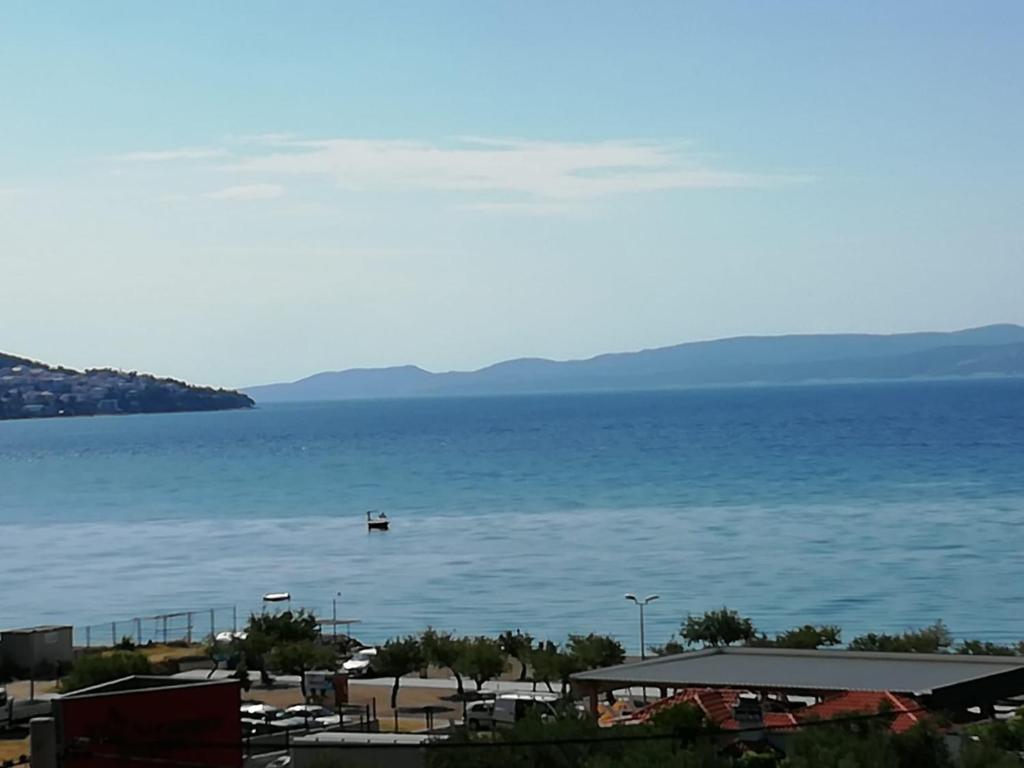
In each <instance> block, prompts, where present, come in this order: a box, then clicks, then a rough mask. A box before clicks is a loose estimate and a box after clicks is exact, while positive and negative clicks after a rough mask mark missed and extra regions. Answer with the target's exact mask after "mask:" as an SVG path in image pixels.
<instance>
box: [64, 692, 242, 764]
mask: <svg viewBox="0 0 1024 768" xmlns="http://www.w3.org/2000/svg"><path fill="white" fill-rule="evenodd" d="M240 691H241V689H240V686H239V683H238V681H236V680H211V681H201V682H195V681H191V680H177V679H175V678H169V677H145V676H134V677H126V678H122V679H120V680H115V681H113V682H110V683H104V684H102V685H97V686H93V687H91V688H84V689H82V690H80V691H75V692H73V693H69V694H67V695H65V696H61V697H60V698H59V699H56V700H55V702H54V715H55V717H56V721H57V741H58V754H61V755H63V756H64V765H66V766H69V768H113V767H114V766H118V767H119V768H121V767H123V766H130V765H133V764H138V765H142V764H145V763H146V762H148V761H153V760H173V761H178V762H181V763H193V764H202V765H204V766H209V767H210V768H241V765H242V726H241V721H240V714H239V704H240V699H241V693H240Z"/></svg>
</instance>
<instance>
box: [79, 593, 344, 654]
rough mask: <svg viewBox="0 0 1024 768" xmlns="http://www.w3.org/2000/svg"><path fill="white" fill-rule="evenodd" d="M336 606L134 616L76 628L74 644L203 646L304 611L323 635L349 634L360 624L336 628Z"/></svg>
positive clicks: (277, 606) (341, 622)
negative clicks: (254, 623) (270, 617)
mask: <svg viewBox="0 0 1024 768" xmlns="http://www.w3.org/2000/svg"><path fill="white" fill-rule="evenodd" d="M335 608H336V607H335V606H328V607H327V608H326V609H321V608H316V607H314V608H310V607H308V606H302V607H301V608H300V606H297V605H296V606H293V605H292V604H291V602H289V603H288V604H287V605H285V604H284V603H279V604H274V605H267V604H266V603H263V604H260V605H258V606H241V607H240V606H237V605H226V606H219V607H216V608H196V609H194V610H186V611H170V612H167V613H156V614H153V615H150V616H135V617H133V618H130V619H118V620H117V621H104V622H100V623H98V624H88V625H84V626H76V627H75V628H74V642H75V645H77V646H84V647H86V648H109V647H111V646H115V645H118V644H120V643H122V642H123V641H124V640H130V641H131V642H132V643H134V644H135V645H146V644H147V643H182V642H183V643H189V644H191V643H201V642H205V641H206V640H208V639H210V638H212V637H214V636H216V635H217V634H218V633H220V632H237V631H239V630H241V629H244V628H245V626H246V624H248V622H249V615H250V614H260V613H264V612H268V611H269V612H277V611H283V610H293V609H294V610H296V611H298V610H300V609H301V610H305V611H307V612H309V613H312V614H313V615H314V616H317V617H319V618H321V619H323V621H324V626H323V630H322V631H323V633H324V635H325V636H330V635H332V634H335V635H342V634H348V633H349V632H350V631H351V629H352V624H358V623H359V622H358V621H356V620H354V619H352V620H349V619H344V618H342V619H338V620H337V624H336V625H333V617H334V616H335V614H336V610H335Z"/></svg>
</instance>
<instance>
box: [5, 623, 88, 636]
mask: <svg viewBox="0 0 1024 768" xmlns="http://www.w3.org/2000/svg"><path fill="white" fill-rule="evenodd" d="M62 629H71V625H70V624H42V625H40V626H38V627H17V628H14V629H0V635H37V634H41V633H43V632H57V631H59V630H62Z"/></svg>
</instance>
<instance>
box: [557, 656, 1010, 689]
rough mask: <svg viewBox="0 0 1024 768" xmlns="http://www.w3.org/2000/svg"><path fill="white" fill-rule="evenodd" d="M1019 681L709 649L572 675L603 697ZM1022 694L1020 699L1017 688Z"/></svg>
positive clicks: (870, 660) (960, 663) (1001, 669)
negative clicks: (623, 690)
mask: <svg viewBox="0 0 1024 768" xmlns="http://www.w3.org/2000/svg"><path fill="white" fill-rule="evenodd" d="M1006 673H1016V674H1014V675H1013V678H1014V680H1016V679H1017V677H1018V676H1020V677H1021V678H1022V679H1024V659H1017V658H1008V657H999V656H956V655H952V654H924V653H858V652H852V651H828V650H821V651H799V650H789V649H779V648H712V649H707V650H703V651H692V652H689V653H681V654H678V655H674V656H662V657H659V658H657V659H650V660H648V661H642V662H638V663H634V664H621V665H619V666H615V667H606V668H604V669H595V670H591V671H589V672H581V673H579V674H576V675H573V677H572V679H573V681H574V682H578V683H584V684H586V683H589V684H596V685H598V686H600V687H601V688H603V689H608V688H609V687H610V686H614V685H618V686H619V687H627V686H633V685H637V686H639V685H650V686H666V687H671V688H685V687H704V686H707V687H722V688H724V687H730V688H749V689H761V690H766V689H767V690H780V691H781V690H791V691H798V690H802V691H892V692H894V693H906V694H911V695H919V696H920V695H928V694H931V693H934V692H936V691H939V690H941V689H944V688H949V687H951V686H957V685H960V684H963V683H970V682H971V681H978V680H984V679H988V678H992V677H994V676H1001V675H1006ZM1021 692H1024V687H1022V690H1021Z"/></svg>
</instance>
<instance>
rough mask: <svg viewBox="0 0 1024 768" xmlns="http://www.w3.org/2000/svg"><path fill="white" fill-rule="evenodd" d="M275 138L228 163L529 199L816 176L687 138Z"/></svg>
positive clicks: (355, 182) (346, 184)
mask: <svg viewBox="0 0 1024 768" xmlns="http://www.w3.org/2000/svg"><path fill="white" fill-rule="evenodd" d="M267 139H268V140H267V141H266V142H265V146H266V147H267V148H268V150H269V151H267V152H265V153H263V154H259V153H253V154H248V155H247V156H245V157H243V158H241V159H240V160H238V161H237V162H236V163H233V164H232V165H230V166H229V167H228V170H232V171H244V172H253V173H260V174H272V175H285V174H287V175H308V176H313V175H316V176H322V177H327V178H329V179H331V180H332V181H333V182H335V183H336V184H337V185H339V186H341V187H343V188H346V189H373V188H399V189H433V190H441V191H454V192H475V193H480V194H489V193H503V194H513V195H518V196H522V197H524V198H525V200H524V202H526V203H529V202H531V201H536V200H548V201H551V200H563V201H572V200H585V199H592V198H596V197H602V196H608V195H615V194H624V193H630V192H648V191H658V190H669V189H723V188H740V187H764V186H774V185H778V184H787V183H793V182H800V181H807V180H808V177H804V176H795V175H776V174H759V173H750V172H745V171H735V170H730V169H726V168H719V167H716V166H713V165H711V164H709V163H708V162H707V161H706V160H704V159H702V158H699V157H698V156H696V155H694V154H693V153H692V152H690V151H688V149H687V145H686V144H683V143H679V142H676V143H671V142H656V141H598V142H541V141H525V140H518V139H490V138H480V137H464V138H461V139H458V140H456V141H455V142H454V143H452V144H437V143H428V142H424V141H414V140H375V139H347V138H341V139H324V140H315V141H311V140H298V139H288V138H285V137H281V136H273V137H267ZM484 202H487V201H484ZM499 205H500V203H499Z"/></svg>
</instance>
